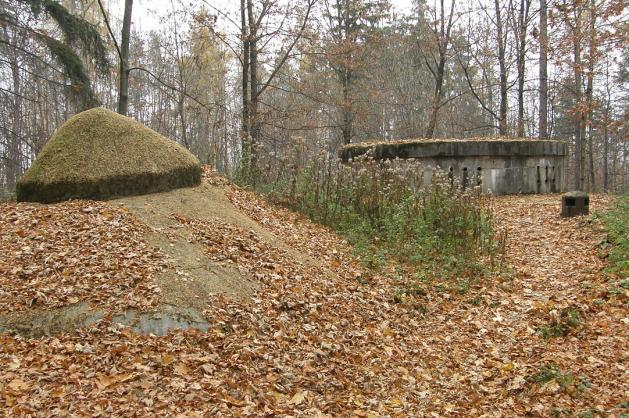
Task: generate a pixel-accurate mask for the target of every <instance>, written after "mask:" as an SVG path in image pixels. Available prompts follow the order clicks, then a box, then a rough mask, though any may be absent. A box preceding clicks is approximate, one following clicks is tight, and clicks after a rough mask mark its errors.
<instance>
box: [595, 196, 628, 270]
mask: <svg viewBox="0 0 629 418" xmlns="http://www.w3.org/2000/svg"><path fill="white" fill-rule="evenodd" d="M595 216H596V217H597V218H598V219H600V220H601V222H602V223H603V227H604V228H605V231H606V232H607V243H606V247H607V248H606V249H607V257H608V266H607V268H606V271H607V272H608V273H610V274H614V275H617V276H618V277H620V278H621V279H622V280H625V279H627V278H629V194H626V195H623V196H620V197H618V198H617V200H616V204H615V207H614V208H613V209H612V210H610V211H608V212H605V213H597V214H596V215H595ZM621 283H623V282H621Z"/></svg>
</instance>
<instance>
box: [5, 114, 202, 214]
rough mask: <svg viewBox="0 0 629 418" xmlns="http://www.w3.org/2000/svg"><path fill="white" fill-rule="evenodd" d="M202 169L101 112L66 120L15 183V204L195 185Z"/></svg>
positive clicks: (147, 132) (179, 151) (164, 142)
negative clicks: (17, 202) (18, 202)
mask: <svg viewBox="0 0 629 418" xmlns="http://www.w3.org/2000/svg"><path fill="white" fill-rule="evenodd" d="M200 181H201V165H200V163H199V161H198V160H197V158H196V157H195V156H193V155H192V154H191V153H190V152H188V151H187V150H186V149H185V148H184V147H182V146H181V145H179V144H177V143H176V142H174V141H171V140H169V139H167V138H165V137H163V136H162V135H160V134H158V133H157V132H155V131H153V130H151V129H149V128H147V127H146V126H144V125H142V124H141V123H139V122H137V121H135V120H134V119H131V118H128V117H125V116H121V115H119V114H117V113H114V112H111V111H109V110H106V109H103V108H95V109H90V110H88V111H85V112H82V113H79V114H77V115H75V116H73V117H72V118H70V119H69V120H68V121H67V122H66V123H64V124H63V125H62V126H61V127H60V128H59V129H57V131H56V132H55V133H54V134H53V136H52V138H50V140H49V141H48V143H47V144H46V145H45V146H44V148H43V149H42V151H41V152H40V153H39V155H38V156H37V159H36V160H35V162H34V163H33V165H32V166H31V168H30V169H29V170H28V171H27V172H26V173H25V174H24V176H22V178H21V179H20V180H19V182H18V184H17V189H16V193H17V200H18V201H22V202H40V203H53V202H60V201H63V200H68V199H95V200H105V199H110V198H114V197H119V196H130V195H141V194H148V193H155V192H163V191H168V190H172V189H176V188H180V187H189V186H195V185H198V184H199V183H200Z"/></svg>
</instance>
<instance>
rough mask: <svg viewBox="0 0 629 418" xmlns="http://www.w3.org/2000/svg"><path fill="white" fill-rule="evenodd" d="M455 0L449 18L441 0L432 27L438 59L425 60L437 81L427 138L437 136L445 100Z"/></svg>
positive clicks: (451, 4) (432, 55)
mask: <svg viewBox="0 0 629 418" xmlns="http://www.w3.org/2000/svg"><path fill="white" fill-rule="evenodd" d="M455 3H456V1H455V0H452V1H451V3H450V12H449V13H448V17H447V18H446V16H445V6H444V1H443V0H441V1H440V3H439V5H440V7H439V18H438V19H435V22H434V26H432V34H433V36H434V42H435V43H436V45H437V57H435V56H434V54H431V60H429V59H428V57H426V58H425V61H426V66H427V67H428V69H429V70H430V74H432V76H433V78H434V81H435V89H434V95H433V100H432V106H431V110H430V118H429V119H428V126H427V127H426V137H427V138H432V137H434V136H435V128H436V127H437V116H438V113H439V109H440V108H441V106H442V104H443V103H442V100H443V81H444V78H445V72H446V61H447V59H448V49H449V45H450V34H451V32H452V25H453V23H454V22H453V18H454V7H455Z"/></svg>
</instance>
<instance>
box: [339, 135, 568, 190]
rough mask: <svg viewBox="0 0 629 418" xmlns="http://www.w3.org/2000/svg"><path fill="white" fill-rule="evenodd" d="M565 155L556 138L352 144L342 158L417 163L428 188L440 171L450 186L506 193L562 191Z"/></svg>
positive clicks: (563, 148) (351, 160) (342, 154)
mask: <svg viewBox="0 0 629 418" xmlns="http://www.w3.org/2000/svg"><path fill="white" fill-rule="evenodd" d="M567 152H568V149H567V144H566V143H564V142H562V141H555V140H533V139H502V138H500V139H498V138H495V139H494V138H482V139H469V140H466V139H436V140H426V139H416V140H406V141H395V142H370V143H360V144H351V145H347V146H345V147H343V148H342V149H341V151H340V153H339V156H340V158H341V160H342V161H343V162H344V163H350V164H360V160H361V158H373V159H375V160H393V161H394V163H395V164H407V165H416V166H418V167H416V168H418V169H419V170H421V171H422V176H423V178H424V179H425V184H430V181H431V179H432V175H433V173H434V171H435V170H441V171H443V172H445V173H447V176H448V179H449V181H450V182H451V184H456V183H459V184H460V185H461V187H463V188H468V187H474V186H476V187H480V188H481V190H482V192H483V193H490V192H491V193H493V194H494V195H504V194H520V193H526V194H531V193H558V192H561V191H563V183H564V179H563V175H564V162H565V158H566V155H567Z"/></svg>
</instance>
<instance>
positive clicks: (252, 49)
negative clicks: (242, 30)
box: [247, 0, 260, 182]
mask: <svg viewBox="0 0 629 418" xmlns="http://www.w3.org/2000/svg"><path fill="white" fill-rule="evenodd" d="M247 17H248V19H249V84H250V89H251V99H250V101H249V104H250V107H249V137H250V141H251V143H250V144H249V146H250V149H249V152H250V155H249V172H250V175H249V177H250V178H249V180H250V181H252V182H255V180H256V178H257V175H256V174H255V172H256V167H257V163H258V162H257V151H258V150H257V145H258V141H259V138H258V136H259V134H260V121H259V120H258V103H259V98H258V42H257V36H258V27H257V22H256V20H255V17H254V15H253V0H247Z"/></svg>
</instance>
